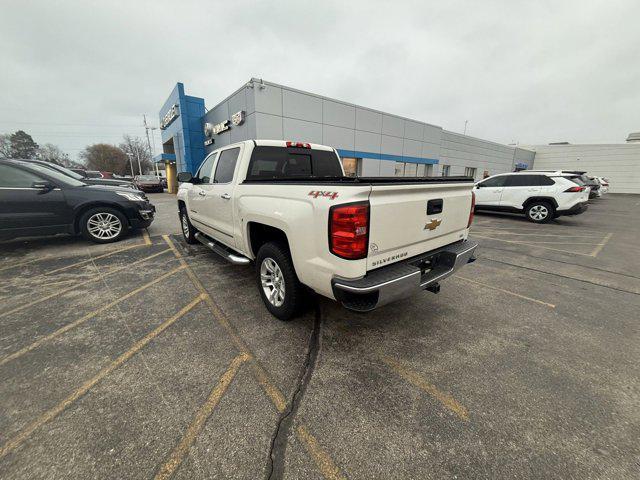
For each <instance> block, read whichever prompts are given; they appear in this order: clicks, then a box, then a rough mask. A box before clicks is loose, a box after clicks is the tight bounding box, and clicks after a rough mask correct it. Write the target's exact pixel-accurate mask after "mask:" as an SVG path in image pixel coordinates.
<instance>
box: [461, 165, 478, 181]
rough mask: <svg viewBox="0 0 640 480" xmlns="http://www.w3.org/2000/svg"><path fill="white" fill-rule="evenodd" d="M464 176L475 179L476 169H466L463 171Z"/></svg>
mask: <svg viewBox="0 0 640 480" xmlns="http://www.w3.org/2000/svg"><path fill="white" fill-rule="evenodd" d="M464 176H465V177H471V178H474V179H475V178H476V169H475V168H471V167H466V168H465V169H464Z"/></svg>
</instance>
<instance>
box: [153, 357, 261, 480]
mask: <svg viewBox="0 0 640 480" xmlns="http://www.w3.org/2000/svg"><path fill="white" fill-rule="evenodd" d="M249 358H250V356H249V355H247V354H246V353H241V354H240V355H238V356H237V357H236V358H234V359H233V361H232V362H231V364H230V365H229V368H228V369H227V371H226V372H225V373H224V374H223V375H222V377H221V378H220V380H219V381H218V384H217V385H216V386H215V387H214V388H213V390H211V393H210V394H209V397H208V398H207V400H206V401H205V402H204V404H203V405H202V406H201V407H200V409H199V410H198V412H197V413H196V415H195V417H194V418H193V420H192V421H191V424H190V425H189V426H188V427H187V429H186V431H185V433H184V435H183V436H182V438H181V439H180V441H179V442H178V444H177V445H176V446H175V448H174V449H173V451H172V452H171V454H170V455H169V459H168V460H167V461H166V462H165V463H164V465H162V467H161V468H160V470H159V471H158V473H157V474H156V476H155V478H156V480H164V479H166V478H169V477H171V476H172V475H173V473H174V472H175V471H176V470H177V469H178V467H179V466H180V465H181V464H182V462H183V460H184V459H185V457H186V456H187V455H188V454H189V450H190V449H191V446H192V445H193V443H194V442H195V441H196V437H197V436H198V435H199V434H200V432H201V431H202V429H203V428H204V425H205V423H206V422H207V420H208V419H209V417H210V416H211V414H212V413H213V410H214V409H215V408H216V406H217V405H218V403H219V402H220V399H221V398H222V396H223V395H224V394H225V392H226V391H227V388H229V385H230V384H231V382H232V381H233V379H234V377H235V376H236V374H237V373H238V371H239V370H240V367H241V366H242V364H243V363H244V362H246V361H247V360H249Z"/></svg>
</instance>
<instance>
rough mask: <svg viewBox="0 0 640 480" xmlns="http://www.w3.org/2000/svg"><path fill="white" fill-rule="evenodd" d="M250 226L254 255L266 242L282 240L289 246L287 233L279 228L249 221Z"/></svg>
mask: <svg viewBox="0 0 640 480" xmlns="http://www.w3.org/2000/svg"><path fill="white" fill-rule="evenodd" d="M248 228H249V245H250V246H251V252H252V253H253V256H254V257H255V256H256V255H257V254H258V250H260V247H261V246H262V245H264V244H265V243H269V242H273V241H281V242H283V243H284V244H285V245H286V246H287V248H289V240H288V239H287V234H286V233H284V232H283V231H282V230H280V229H279V228H276V227H272V226H270V225H265V224H263V223H256V222H249V225H248Z"/></svg>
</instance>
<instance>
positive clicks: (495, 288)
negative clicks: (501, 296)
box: [455, 275, 556, 308]
mask: <svg viewBox="0 0 640 480" xmlns="http://www.w3.org/2000/svg"><path fill="white" fill-rule="evenodd" d="M455 278H459V279H460V280H464V281H466V282H471V283H475V284H476V285H482V286H483V287H485V288H490V289H492V290H497V291H498V292H502V293H506V294H509V295H513V296H514V297H518V298H522V299H523V300H528V301H530V302H534V303H539V304H540V305H544V306H546V307H549V308H556V306H555V305H554V304H553V303H547V302H543V301H542V300H536V299H535V298H531V297H527V296H525V295H520V294H519V293H516V292H511V291H509V290H505V289H503V288H499V287H494V286H493V285H489V284H486V283H482V282H478V281H477V280H472V279H470V278H466V277H461V276H460V275H455Z"/></svg>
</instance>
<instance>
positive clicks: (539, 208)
mask: <svg viewBox="0 0 640 480" xmlns="http://www.w3.org/2000/svg"><path fill="white" fill-rule="evenodd" d="M555 214H556V212H555V209H554V208H553V206H552V205H551V204H550V203H548V202H532V203H530V204H529V205H528V206H527V209H526V215H527V218H528V219H529V221H531V222H533V223H547V222H548V221H549V220H551V219H552V218H554V217H555Z"/></svg>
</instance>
